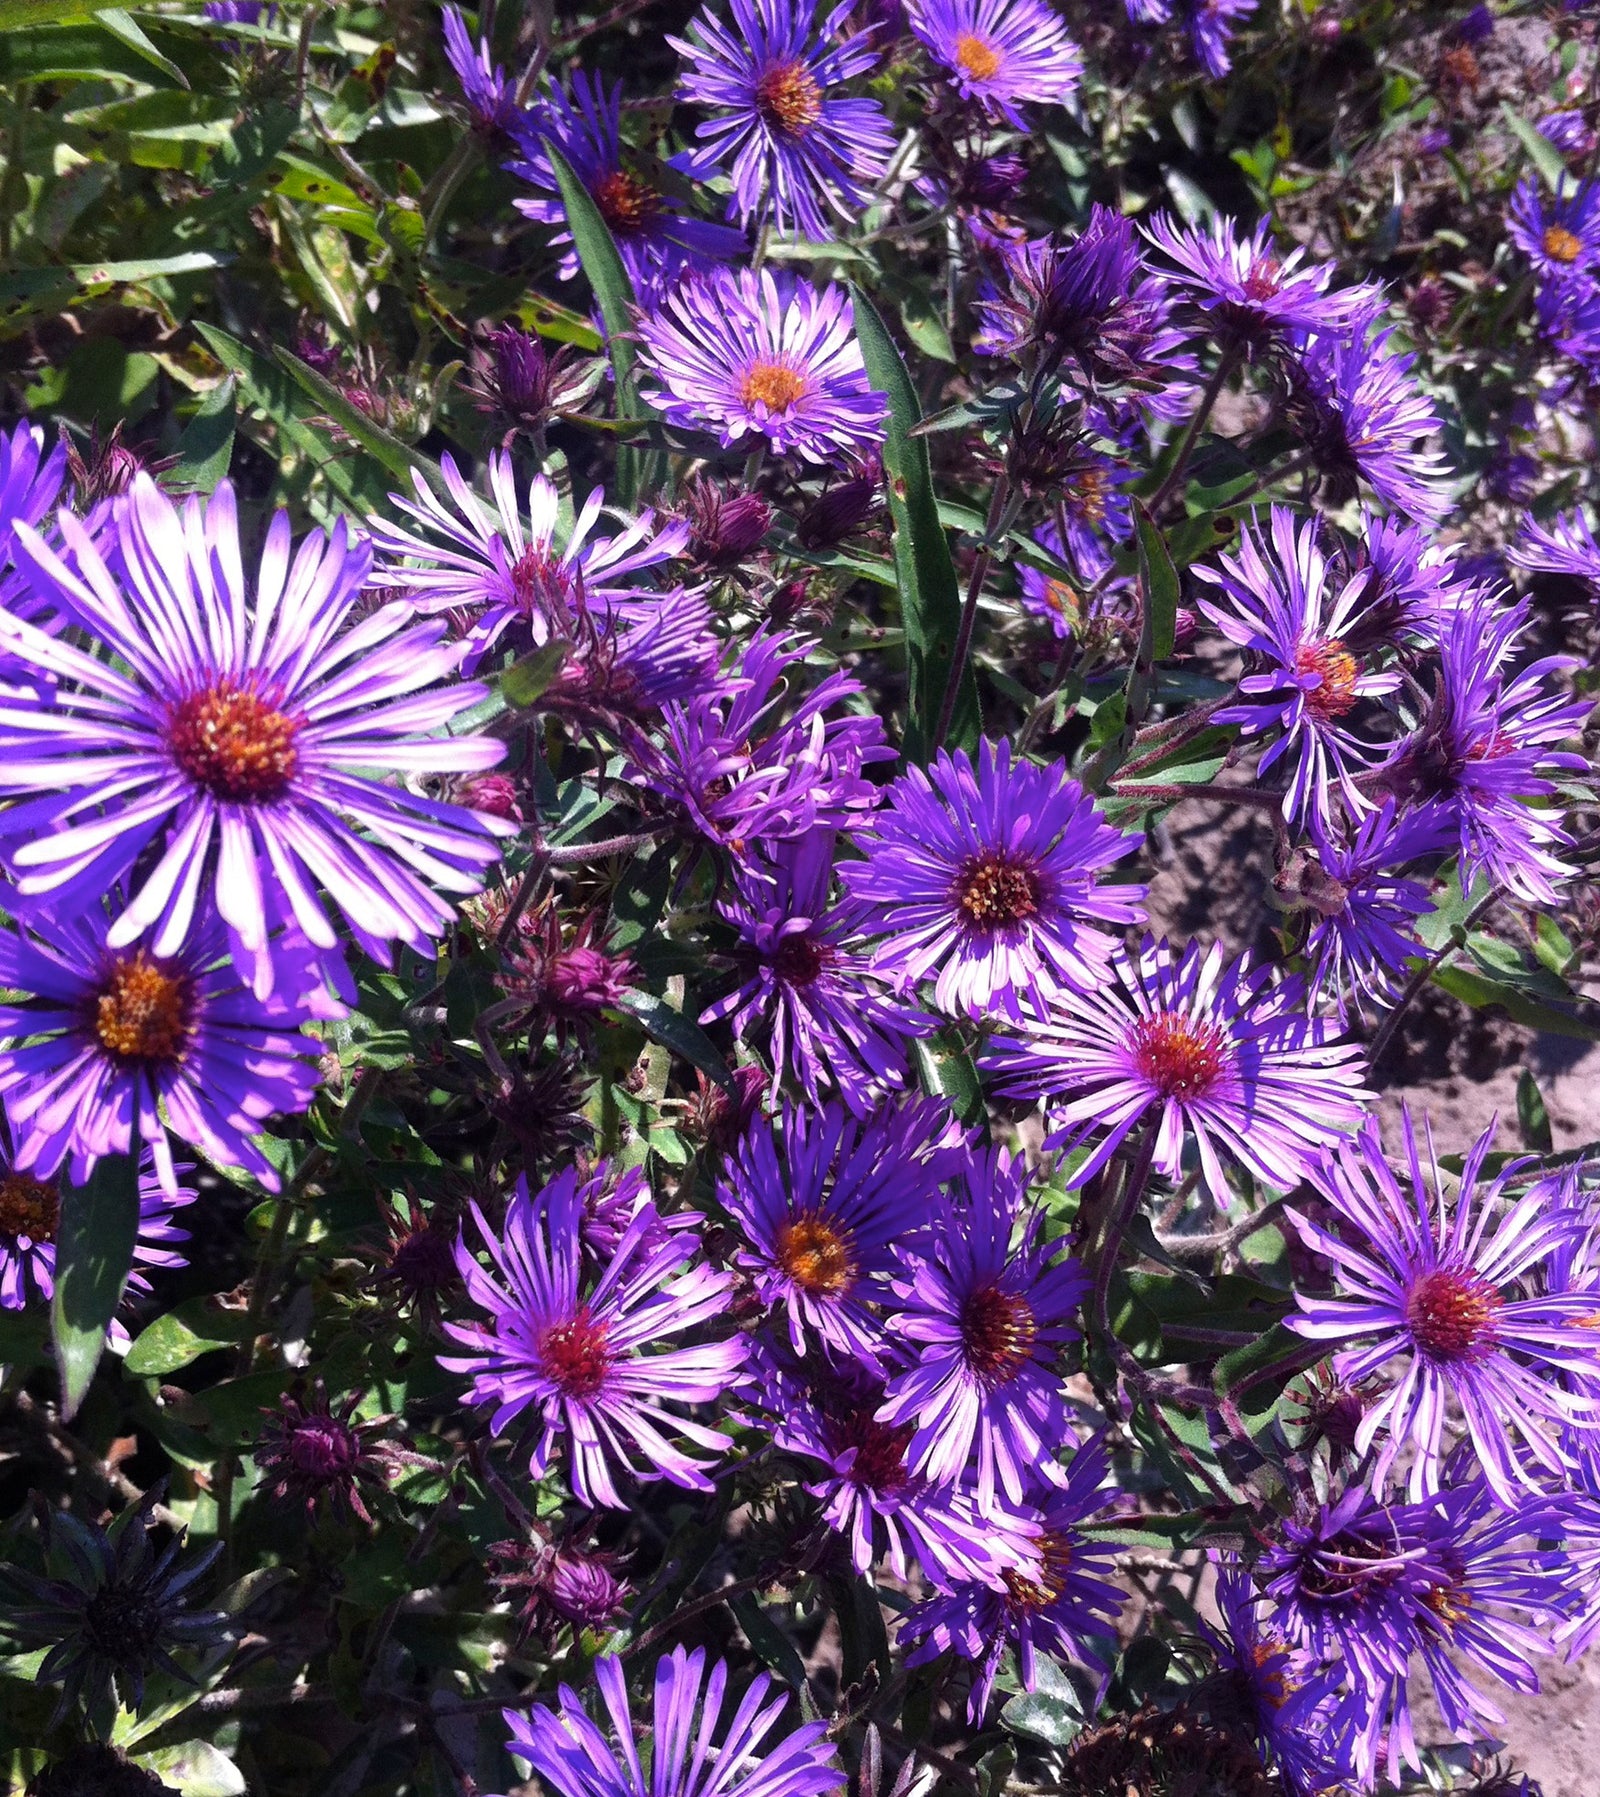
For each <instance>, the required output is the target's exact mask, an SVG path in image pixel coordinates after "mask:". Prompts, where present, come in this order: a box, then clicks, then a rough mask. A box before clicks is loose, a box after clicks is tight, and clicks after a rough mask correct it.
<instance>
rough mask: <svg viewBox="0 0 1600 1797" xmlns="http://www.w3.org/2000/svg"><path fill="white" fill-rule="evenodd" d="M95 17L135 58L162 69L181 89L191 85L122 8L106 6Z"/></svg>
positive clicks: (181, 71) (169, 58)
mask: <svg viewBox="0 0 1600 1797" xmlns="http://www.w3.org/2000/svg"><path fill="white" fill-rule="evenodd" d="M94 16H95V19H96V20H97V21H98V23H99V24H100V25H101V26H103V27H104V29H105V30H107V31H109V32H110V33H111V35H112V36H113V37H114V38H115V39H116V40H117V42H118V43H119V44H125V45H126V46H127V48H128V49H130V50H131V51H132V52H133V53H134V55H135V56H138V57H141V58H142V59H143V60H144V61H145V62H147V63H149V64H150V66H151V67H152V68H156V69H160V71H161V73H162V74H163V75H165V76H166V77H167V79H168V80H169V81H175V82H177V84H178V86H179V87H187V86H188V85H189V79H188V77H187V76H186V75H185V74H184V72H183V70H182V69H180V68H179V67H178V65H177V64H176V63H175V62H174V61H173V60H172V58H171V57H170V56H163V55H162V54H161V52H160V51H159V50H158V49H157V48H156V47H155V45H154V44H152V43H151V42H150V40H149V38H147V37H146V36H145V34H144V32H143V31H142V30H141V29H140V27H139V25H138V22H137V21H136V20H135V19H134V17H133V15H132V14H131V13H126V12H124V11H123V10H122V8H121V7H120V6H106V7H102V8H101V9H100V10H99V11H98V12H96V14H95V15H94Z"/></svg>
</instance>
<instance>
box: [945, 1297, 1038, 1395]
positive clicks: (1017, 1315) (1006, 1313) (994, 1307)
mask: <svg viewBox="0 0 1600 1797" xmlns="http://www.w3.org/2000/svg"><path fill="white" fill-rule="evenodd" d="M1038 1334H1039V1324H1038V1320H1037V1318H1036V1317H1035V1316H1034V1314H1033V1306H1032V1305H1031V1304H1030V1303H1029V1302H1028V1300H1027V1299H1026V1298H1025V1297H1024V1296H1023V1295H1022V1293H1021V1292H1007V1291H1002V1290H1001V1289H1000V1287H999V1286H997V1285H980V1286H979V1287H978V1289H977V1290H976V1291H975V1292H971V1293H969V1294H968V1295H967V1297H966V1299H965V1301H964V1302H963V1303H962V1306H961V1346H962V1349H963V1351H964V1352H965V1354H966V1360H967V1365H968V1366H969V1367H971V1368H972V1370H973V1372H975V1373H976V1374H977V1375H978V1377H979V1378H980V1379H984V1380H987V1381H989V1382H990V1383H991V1384H996V1385H998V1384H1001V1383H1003V1382H1004V1381H1005V1380H1007V1379H1009V1378H1011V1377H1012V1376H1013V1375H1014V1374H1015V1373H1016V1372H1017V1371H1018V1370H1019V1369H1020V1368H1021V1367H1022V1366H1023V1365H1025V1364H1026V1362H1027V1360H1028V1357H1029V1355H1030V1354H1032V1352H1033V1344H1034V1342H1035V1340H1036V1339H1037V1338H1038Z"/></svg>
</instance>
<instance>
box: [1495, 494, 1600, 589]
mask: <svg viewBox="0 0 1600 1797" xmlns="http://www.w3.org/2000/svg"><path fill="white" fill-rule="evenodd" d="M1506 560H1507V561H1508V562H1510V564H1511V565H1512V567H1513V568H1526V569H1527V570H1528V572H1529V573H1530V574H1570V575H1572V576H1573V578H1574V579H1576V580H1581V581H1584V582H1585V583H1586V584H1587V585H1588V587H1589V590H1590V591H1591V592H1594V591H1596V590H1597V589H1600V543H1597V542H1596V541H1595V537H1594V532H1593V530H1592V529H1590V527H1589V520H1588V519H1587V518H1585V517H1584V515H1583V513H1582V512H1580V511H1571V512H1562V513H1561V514H1559V516H1557V517H1555V518H1552V519H1551V521H1550V522H1549V523H1548V524H1539V523H1537V522H1535V521H1534V520H1532V519H1529V520H1528V521H1527V522H1526V523H1525V524H1524V525H1523V527H1522V534H1521V535H1520V536H1519V537H1518V538H1517V540H1516V542H1515V543H1514V544H1513V545H1512V547H1511V548H1510V549H1509V550H1508V551H1507V553H1506Z"/></svg>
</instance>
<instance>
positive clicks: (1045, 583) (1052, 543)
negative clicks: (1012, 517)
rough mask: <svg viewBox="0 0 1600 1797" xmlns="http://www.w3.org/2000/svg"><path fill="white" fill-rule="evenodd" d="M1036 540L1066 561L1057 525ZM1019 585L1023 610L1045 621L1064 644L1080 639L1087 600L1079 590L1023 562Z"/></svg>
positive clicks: (1045, 529) (1043, 530)
mask: <svg viewBox="0 0 1600 1797" xmlns="http://www.w3.org/2000/svg"><path fill="white" fill-rule="evenodd" d="M1033 540H1034V542H1036V543H1037V544H1038V545H1039V547H1040V548H1041V549H1043V550H1045V551H1046V553H1048V554H1049V555H1051V556H1054V557H1055V559H1056V560H1057V561H1060V560H1061V559H1063V557H1064V555H1065V553H1066V551H1065V548H1064V546H1063V544H1062V541H1061V533H1060V531H1058V530H1057V529H1056V527H1055V526H1054V525H1053V524H1045V525H1041V526H1040V528H1039V529H1038V530H1036V531H1035V532H1034V533H1033ZM1078 578H1079V579H1080V580H1081V579H1082V578H1083V577H1082V575H1081V574H1080V575H1079V577H1078ZM1017 582H1018V584H1019V585H1020V586H1021V588H1022V606H1023V609H1024V610H1025V611H1028V612H1031V613H1032V614H1033V616H1034V617H1036V618H1042V619H1043V620H1044V622H1045V623H1046V624H1048V625H1049V626H1050V628H1051V630H1052V631H1054V632H1055V634H1056V635H1057V636H1058V637H1059V638H1061V639H1062V641H1064V642H1065V641H1069V640H1070V639H1071V638H1072V637H1074V636H1076V635H1077V633H1078V630H1079V628H1080V626H1081V625H1082V622H1083V600H1082V599H1081V597H1080V596H1079V592H1078V589H1077V587H1076V586H1074V585H1073V584H1072V583H1071V582H1070V581H1067V580H1063V579H1062V578H1061V577H1060V576H1059V575H1057V574H1047V573H1045V571H1044V570H1043V569H1042V568H1035V567H1033V566H1032V565H1031V564H1030V563H1028V562H1025V561H1022V560H1020V559H1019V560H1018V562H1017Z"/></svg>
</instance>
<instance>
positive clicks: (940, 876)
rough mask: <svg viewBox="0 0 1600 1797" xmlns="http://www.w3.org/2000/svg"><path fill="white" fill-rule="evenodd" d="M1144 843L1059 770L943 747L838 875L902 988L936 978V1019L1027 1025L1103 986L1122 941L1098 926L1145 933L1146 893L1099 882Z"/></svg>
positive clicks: (911, 774)
mask: <svg viewBox="0 0 1600 1797" xmlns="http://www.w3.org/2000/svg"><path fill="white" fill-rule="evenodd" d="M1141 840H1142V838H1141V837H1140V836H1138V835H1137V834H1128V833H1125V832H1123V831H1121V830H1118V829H1117V828H1115V827H1114V826H1113V825H1111V824H1108V823H1107V822H1106V821H1105V818H1104V816H1103V815H1102V814H1101V812H1100V810H1099V808H1098V806H1097V805H1096V804H1095V801H1094V800H1093V799H1092V798H1091V797H1090V795H1089V794H1088V793H1086V792H1085V791H1084V790H1083V788H1082V787H1081V786H1080V785H1079V784H1078V782H1077V781H1076V780H1074V779H1072V778H1071V777H1070V775H1069V774H1068V773H1067V770H1066V764H1065V763H1064V762H1057V763H1056V764H1055V765H1054V766H1053V767H1048V768H1044V767H1039V766H1037V765H1036V764H1035V763H1033V762H1031V761H1017V762H1013V761H1012V759H1011V748H1010V745H1009V744H1008V743H1004V742H1002V743H1001V744H1000V745H999V747H998V748H997V747H996V746H995V745H994V744H993V743H991V742H989V741H987V740H986V741H985V742H984V743H983V745H982V747H981V748H980V749H979V752H978V764H977V766H976V768H974V766H973V764H972V763H971V761H969V760H968V758H967V755H966V752H965V751H964V750H960V749H958V750H957V751H956V753H955V754H954V755H951V754H949V753H947V752H946V751H944V750H941V751H940V752H939V754H938V755H937V756H936V757H935V759H934V763H933V766H932V768H931V769H929V770H927V771H924V770H923V769H922V768H918V767H913V768H908V769H907V771H906V772H905V773H904V774H902V775H901V777H900V778H899V779H898V780H896V781H895V783H894V784H893V785H892V786H891V787H890V788H889V790H888V793H887V795H886V798H885V802H884V806H883V809H882V810H881V811H879V812H878V813H877V815H876V817H875V818H874V819H873V829H872V830H871V832H870V834H869V833H867V832H865V831H864V832H862V833H861V834H860V835H859V836H858V838H857V844H856V846H857V847H858V848H859V849H860V850H861V852H862V855H863V857H864V859H863V860H861V861H850V862H845V863H844V864H843V865H842V866H841V867H840V869H839V873H840V877H841V879H842V880H843V881H844V884H845V888H846V890H847V891H848V892H849V894H850V896H851V897H852V898H853V899H855V900H856V901H857V902H858V903H859V904H860V906H861V907H862V924H863V927H864V928H865V929H868V930H872V931H883V932H886V933H887V940H886V941H885V942H884V943H883V945H882V946H881V947H880V948H879V950H878V952H877V955H876V956H875V962H876V964H877V965H878V966H880V967H882V968H884V969H885V970H887V971H888V972H889V973H890V974H891V976H892V977H893V978H894V980H895V981H896V983H897V985H898V986H899V987H900V988H901V989H902V990H904V989H905V988H906V987H908V986H911V985H913V984H915V983H916V982H917V981H918V980H922V979H925V978H926V977H928V976H929V975H930V974H932V975H935V976H936V978H935V983H934V998H935V1002H936V1003H937V1004H938V1005H939V1007H940V1009H941V1010H944V1011H948V1012H953V1013H960V1012H966V1013H968V1014H969V1015H971V1016H974V1017H981V1016H984V1015H986V1014H987V1013H989V1012H991V1011H995V1010H999V1011H1001V1012H1003V1013H1004V1014H1005V1015H1007V1016H1009V1017H1012V1018H1020V1017H1021V1015H1022V1010H1021V999H1022V997H1023V996H1024V995H1027V996H1028V997H1030V998H1031V999H1032V1000H1033V1002H1034V1004H1035V1005H1036V1006H1037V1007H1039V1008H1040V1009H1043V1008H1044V1007H1045V1006H1046V1005H1047V1004H1048V1003H1049V1001H1050V1000H1051V999H1053V998H1057V997H1059V996H1061V995H1062V994H1064V993H1066V992H1070V991H1072V990H1075V989H1082V988H1087V987H1090V986H1093V985H1095V984H1097V983H1098V982H1100V981H1102V980H1103V979H1104V978H1105V976H1106V971H1107V968H1108V966H1109V963H1110V957H1111V954H1112V951H1113V949H1114V947H1115V941H1114V938H1113V937H1111V936H1110V935H1109V934H1107V933H1106V932H1105V931H1103V930H1101V929H1098V928H1096V927H1095V923H1093V922H1091V921H1089V920H1091V919H1094V920H1098V921H1100V922H1106V923H1111V924H1129V923H1138V922H1140V921H1141V920H1142V919H1143V917H1144V897H1145V888H1144V887H1143V886H1133V885H1110V884H1104V883H1101V880H1100V876H1101V875H1102V874H1103V873H1104V872H1105V870H1106V869H1107V868H1109V867H1111V866H1112V865H1113V864H1114V863H1116V862H1118V861H1120V860H1122V859H1123V857H1124V856H1126V855H1129V854H1131V853H1132V852H1133V851H1134V850H1135V849H1137V848H1138V846H1139V844H1140V842H1141Z"/></svg>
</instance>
